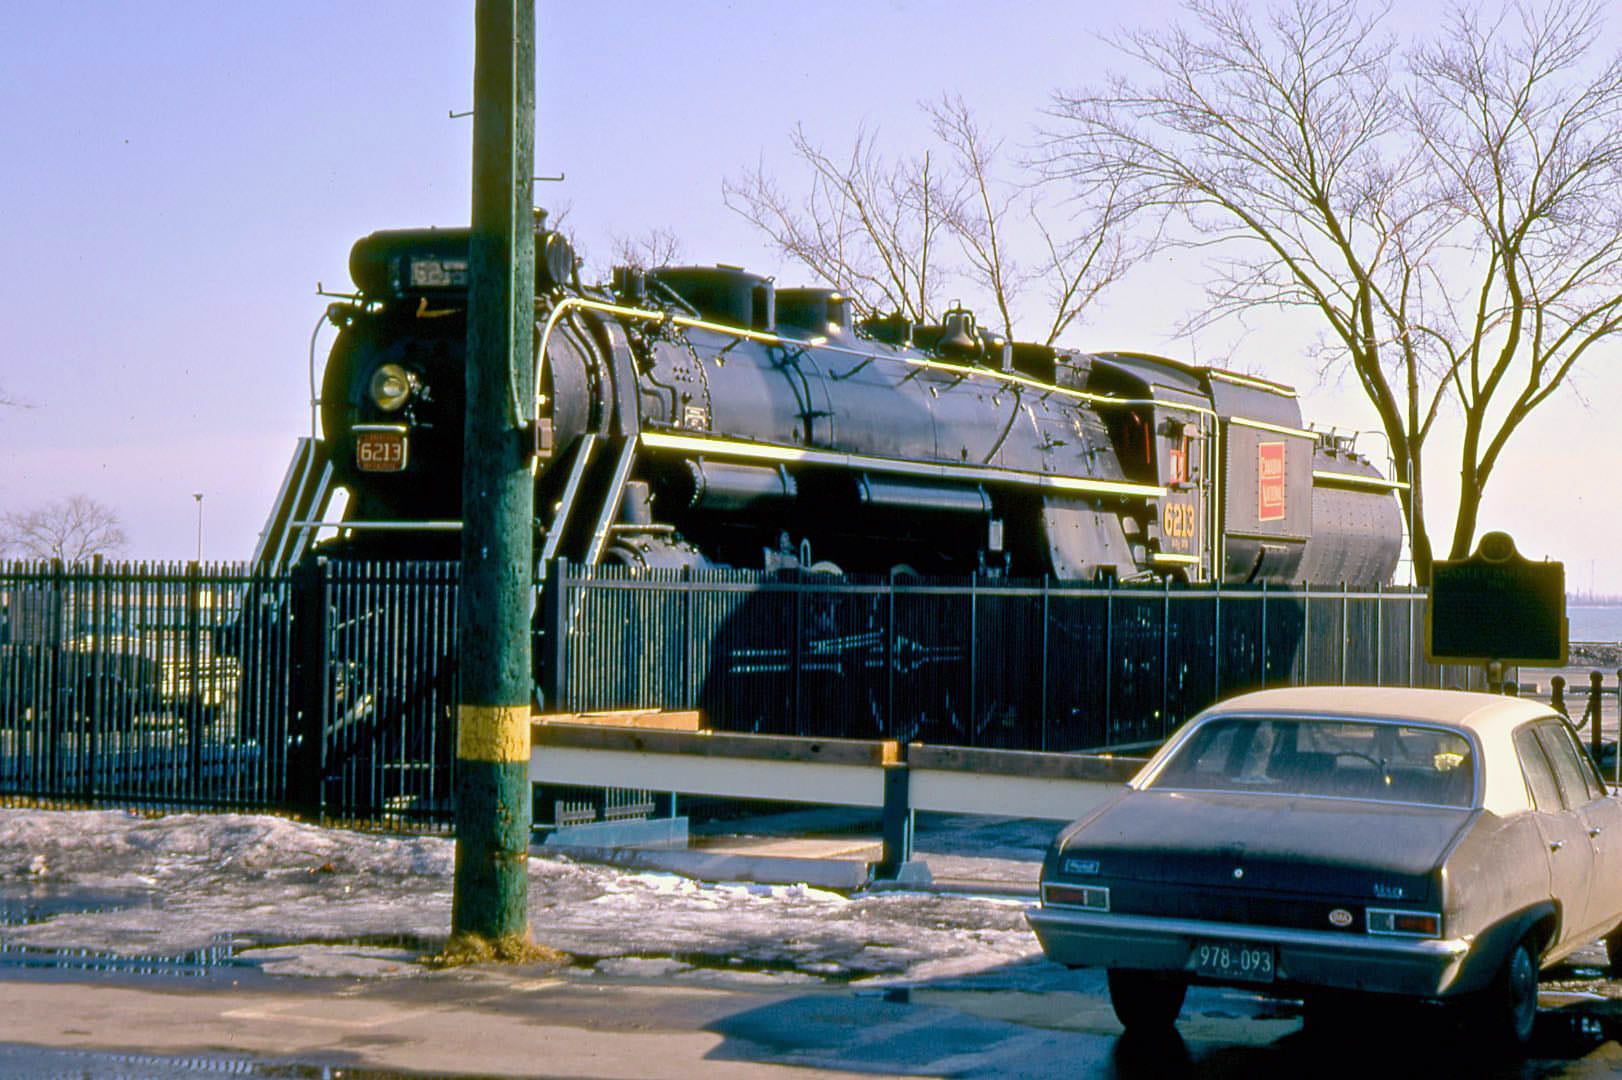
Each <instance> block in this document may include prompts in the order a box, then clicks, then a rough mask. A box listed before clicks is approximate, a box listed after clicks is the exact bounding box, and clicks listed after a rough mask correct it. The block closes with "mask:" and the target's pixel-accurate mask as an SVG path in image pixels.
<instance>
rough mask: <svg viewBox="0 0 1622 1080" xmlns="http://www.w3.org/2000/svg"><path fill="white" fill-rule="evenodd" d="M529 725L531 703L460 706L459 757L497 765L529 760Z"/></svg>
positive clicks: (457, 741) (457, 749) (457, 753)
mask: <svg viewBox="0 0 1622 1080" xmlns="http://www.w3.org/2000/svg"><path fill="white" fill-rule="evenodd" d="M529 725H530V714H529V706H527V705H458V706H457V707H456V756H457V758H458V759H460V760H462V761H484V762H490V763H492V764H496V765H511V764H514V763H516V762H527V761H529Z"/></svg>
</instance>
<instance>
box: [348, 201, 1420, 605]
mask: <svg viewBox="0 0 1622 1080" xmlns="http://www.w3.org/2000/svg"><path fill="white" fill-rule="evenodd" d="M468 240H469V234H468V231H467V230H466V229H423V230H405V231H387V232H376V233H373V234H371V235H370V236H367V237H365V238H363V239H361V240H360V241H359V242H358V243H356V244H355V246H354V249H353V251H352V253H351V255H350V271H351V274H352V276H353V278H354V281H355V284H356V285H357V286H358V288H359V293H358V295H357V296H356V297H355V298H354V299H353V300H351V301H346V302H342V303H337V304H334V305H333V306H332V307H331V308H329V310H328V315H329V317H330V318H331V320H332V321H333V322H334V323H336V324H337V325H338V327H339V328H340V330H339V334H338V337H337V341H336V343H335V344H334V346H333V348H332V350H331V353H330V356H329V358H328V362H327V365H326V369H325V374H324V379H323V383H322V388H321V402H320V405H321V419H322V426H323V430H324V436H325V443H326V448H327V452H328V454H329V455H330V459H331V462H332V465H333V468H334V469H335V471H336V479H337V482H338V483H339V484H340V485H341V486H343V487H344V488H346V489H347V491H348V494H349V499H348V505H347V507H346V510H345V516H344V530H343V533H342V537H341V539H340V540H338V541H337V543H336V545H335V546H333V545H329V550H333V551H339V550H341V551H343V552H345V553H348V554H356V555H368V554H375V555H384V554H387V555H391V556H398V555H401V554H409V555H413V556H421V557H433V556H445V557H454V555H455V550H456V534H455V532H454V528H455V525H456V523H457V521H458V520H459V518H460V498H461V480H460V476H461V468H462V461H461V458H462V453H461V449H462V435H463V402H464V386H463V378H464V370H463V369H464V363H463V361H464V350H465V341H466V334H467V328H466V318H465V313H466V305H467V288H468ZM535 343H536V347H535V363H536V374H537V378H536V389H537V397H536V400H535V402H534V408H533V416H534V423H533V425H532V428H531V431H532V435H533V439H534V453H535V458H534V463H535V470H534V471H535V477H536V480H535V483H536V501H535V508H536V509H535V513H536V519H537V520H536V528H537V541H536V552H537V556H538V558H540V559H550V558H553V557H558V556H563V557H567V558H569V559H573V560H576V561H580V562H585V563H609V564H622V565H625V566H628V567H631V568H633V569H635V570H637V571H640V572H646V571H651V570H658V569H677V568H683V567H686V568H693V569H703V568H709V567H738V568H757V569H760V568H764V569H782V568H794V567H798V568H802V569H810V568H817V569H825V570H838V571H843V572H845V573H895V572H898V571H900V570H902V569H906V570H910V571H912V572H916V573H918V574H920V575H937V574H939V575H966V574H971V573H973V574H983V575H984V574H989V575H1006V576H1010V577H1041V576H1043V575H1051V576H1053V577H1055V578H1058V579H1071V580H1092V579H1103V578H1113V579H1115V580H1117V581H1121V582H1127V581H1133V580H1146V579H1155V580H1159V579H1173V580H1177V581H1184V582H1189V583H1198V582H1260V581H1267V582H1276V583H1301V582H1305V583H1310V584H1338V583H1346V584H1349V585H1354V586H1363V585H1368V586H1372V585H1374V584H1377V583H1383V582H1387V581H1389V580H1390V578H1391V576H1392V574H1393V572H1394V569H1395V567H1396V564H1397V561H1398V558H1399V554H1400V547H1401V536H1402V529H1401V521H1400V517H1399V514H1398V509H1397V505H1396V501H1395V499H1394V497H1393V489H1394V488H1395V487H1396V486H1397V485H1395V484H1393V483H1392V482H1390V481H1388V480H1386V479H1384V478H1383V477H1382V476H1381V475H1380V473H1379V471H1378V470H1377V469H1376V468H1375V467H1374V466H1373V465H1372V464H1371V463H1370V462H1369V461H1368V460H1367V459H1366V458H1365V457H1364V456H1362V455H1360V454H1359V453H1357V452H1356V451H1355V449H1354V447H1353V445H1352V441H1351V440H1350V439H1348V438H1345V437H1343V436H1337V435H1335V434H1332V433H1321V432H1314V431H1311V430H1307V429H1305V428H1303V426H1302V421H1301V415H1300V408H1299V405H1298V402H1297V400H1296V397H1295V395H1294V392H1293V391H1292V390H1291V389H1290V388H1289V387H1286V386H1282V385H1279V384H1277V383H1274V382H1270V381H1267V380H1265V379H1259V378H1255V377H1252V376H1247V375H1238V374H1234V373H1231V372H1227V371H1221V370H1218V369H1215V368H1207V367H1194V366H1189V365H1186V364H1182V363H1178V362H1176V361H1173V360H1167V359H1163V358H1160V357H1154V356H1146V355H1140V354H1135V353H1091V354H1089V353H1081V352H1075V351H1071V350H1067V349H1059V348H1052V347H1049V346H1045V345H1038V344H1029V343H1021V342H1011V341H1007V340H1005V339H1004V338H1003V337H1002V336H1000V335H998V334H996V333H994V332H992V331H989V330H987V329H986V328H984V327H982V326H980V325H978V324H977V323H976V320H975V318H974V316H973V314H972V313H971V312H969V311H967V310H964V309H962V308H954V309H953V310H951V311H948V312H947V313H946V314H945V316H944V318H943V320H942V322H941V323H940V324H937V325H916V324H912V323H909V322H908V321H906V320H905V319H901V318H867V319H860V320H859V319H857V318H856V317H855V312H854V309H853V305H852V304H851V302H850V300H849V299H848V298H846V297H844V296H842V295H840V294H839V293H838V292H836V291H834V290H831V289H826V288H777V287H775V285H774V283H773V282H772V280H771V279H769V278H766V277H763V276H760V275H757V274H752V273H748V272H746V271H744V270H742V269H739V268H735V267H730V266H716V267H689V266H684V267H662V268H658V269H654V270H648V271H641V270H637V269H632V268H623V269H619V270H616V271H615V272H614V274H613V278H612V281H611V282H610V283H608V284H606V285H602V286H595V287H590V286H586V285H583V284H581V282H580V279H579V276H578V271H577V260H576V258H575V256H574V253H573V251H572V250H571V248H570V246H569V244H568V242H567V240H566V239H565V238H564V237H563V236H562V235H561V234H559V233H557V232H555V231H549V230H546V229H545V228H544V227H543V226H539V225H538V228H537V234H536V305H535ZM525 412H528V410H525V411H524V412H521V413H520V415H524V414H525Z"/></svg>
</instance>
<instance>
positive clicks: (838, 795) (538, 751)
mask: <svg viewBox="0 0 1622 1080" xmlns="http://www.w3.org/2000/svg"><path fill="white" fill-rule="evenodd" d="M659 715H660V714H657V713H654V714H641V716H640V717H638V716H633V715H627V716H621V717H616V718H613V719H604V721H603V722H600V723H599V722H593V720H594V718H592V717H589V716H579V715H568V716H559V717H544V716H543V717H537V718H536V720H535V723H534V725H533V727H532V730H531V751H530V766H529V769H530V772H529V775H530V782H531V783H532V784H575V785H581V786H599V785H600V786H605V787H606V786H618V787H625V786H638V787H643V788H646V789H648V790H652V791H663V792H675V793H677V794H685V795H719V796H727V797H732V798H740V799H771V800H782V801H787V802H807V803H820V804H827V805H835V806H857V807H870V808H874V809H879V810H882V812H883V834H884V848H883V855H882V858H881V859H880V861H879V862H878V864H876V865H875V867H874V868H873V873H874V876H875V877H877V878H881V879H894V878H897V877H899V876H903V875H905V874H906V873H907V867H908V864H910V863H912V861H913V850H912V837H913V818H914V815H915V814H916V813H917V811H919V810H933V811H944V812H948V813H964V814H992V815H999V816H1007V817H1032V818H1044V819H1050V820H1054V821H1069V820H1071V819H1074V818H1077V817H1080V816H1082V815H1083V814H1085V813H1086V812H1087V811H1088V810H1090V809H1092V808H1093V807H1095V806H1098V805H1099V804H1101V803H1102V802H1103V801H1104V800H1106V799H1108V798H1109V797H1110V796H1111V795H1113V794H1114V793H1115V791H1116V790H1117V789H1119V788H1120V786H1121V785H1122V784H1123V783H1125V782H1126V781H1127V780H1129V779H1130V778H1131V777H1132V775H1133V774H1134V773H1136V772H1137V770H1138V769H1139V767H1141V766H1142V764H1143V759H1142V758H1128V757H1116V756H1113V755H1087V754H1062V753H1043V752H1040V751H1031V750H985V749H978V748H968V747H957V746H934V745H929V744H926V743H908V744H905V745H903V744H901V743H899V742H897V741H895V740H893V739H886V740H878V741H874V740H865V739H815V738H803V737H799V736H792V735H747V734H738V733H734V732H721V731H705V730H697V729H696V719H695V720H694V721H693V729H689V730H681V729H680V728H684V727H687V726H688V725H687V722H686V721H683V722H682V723H681V724H679V725H676V726H674V727H673V726H671V725H670V724H669V723H668V721H660V720H659V719H658V717H659Z"/></svg>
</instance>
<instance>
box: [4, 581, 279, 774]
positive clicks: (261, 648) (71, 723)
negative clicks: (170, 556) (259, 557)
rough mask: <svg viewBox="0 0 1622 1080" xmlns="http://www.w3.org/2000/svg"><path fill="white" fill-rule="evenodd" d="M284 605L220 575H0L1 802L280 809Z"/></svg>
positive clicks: (266, 589) (257, 586) (263, 584)
mask: <svg viewBox="0 0 1622 1080" xmlns="http://www.w3.org/2000/svg"><path fill="white" fill-rule="evenodd" d="M287 590H288V582H286V581H285V580H281V581H269V580H264V579H255V578H250V577H248V576H245V575H244V574H243V573H242V572H241V570H240V569H236V568H231V567H222V566H199V565H196V564H192V565H189V566H179V565H168V566H164V565H154V564H138V565H121V566H101V565H94V566H72V567H66V568H64V567H62V566H60V565H55V566H52V565H49V564H45V565H40V564H13V565H9V566H4V567H0V792H3V793H14V794H24V795H43V796H54V797H61V798H71V799H78V800H83V801H87V802H95V801H108V800H122V801H129V802H134V803H141V804H162V805H194V804H195V805H208V806H263V805H273V804H277V803H280V802H281V801H282V800H283V799H284V797H285V792H286V783H287V776H286V758H285V753H284V750H285V746H286V731H287V729H286V722H285V718H284V714H285V709H284V708H283V706H284V705H285V702H286V701H287V682H286V680H287V679H288V677H289V671H290V668H289V665H288V659H289V648H290V643H291V638H290V636H289V632H290V626H289V624H288V623H287V622H286V620H285V619H282V618H279V617H278V615H277V612H278V611H280V610H283V609H285V607H286V603H287ZM250 598H252V600H253V602H252V603H249V602H247V601H249V599H250Z"/></svg>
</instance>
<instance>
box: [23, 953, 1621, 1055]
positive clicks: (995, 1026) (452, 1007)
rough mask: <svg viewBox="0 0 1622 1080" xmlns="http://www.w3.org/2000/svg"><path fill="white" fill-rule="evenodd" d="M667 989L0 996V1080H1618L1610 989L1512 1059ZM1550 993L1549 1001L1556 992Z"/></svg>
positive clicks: (1028, 993)
mask: <svg viewBox="0 0 1622 1080" xmlns="http://www.w3.org/2000/svg"><path fill="white" fill-rule="evenodd" d="M704 974H705V976H706V977H703V978H699V979H695V978H694V977H693V973H692V972H690V971H689V972H686V973H684V974H683V976H682V977H681V978H674V977H671V973H670V972H669V971H668V970H666V969H663V968H662V967H661V965H660V964H659V963H657V962H655V963H649V964H645V965H640V966H639V965H637V964H636V963H634V962H630V961H627V962H624V963H622V964H620V965H619V966H617V967H615V966H611V967H609V968H608V969H607V970H604V969H603V967H602V965H600V964H599V965H597V966H596V967H595V968H592V969H576V968H569V967H565V968H551V967H544V966H528V967H480V968H467V969H461V970H454V971H446V972H425V973H421V974H415V975H412V976H410V977H402V978H391V979H377V978H368V979H361V978H352V977H347V978H331V977H321V978H299V977H285V976H281V977H278V976H271V975H265V974H263V973H259V972H246V971H244V972H236V971H233V970H231V969H229V968H226V969H221V970H220V971H218V972H215V973H213V974H210V975H208V976H205V977H203V978H198V979H190V980H185V981H180V980H174V979H163V978H127V977H114V978H109V977H106V976H99V977H91V978H85V977H82V976H70V975H64V974H63V973H59V972H58V973H51V972H47V973H44V974H35V975H29V974H27V973H17V972H13V973H11V975H12V977H8V978H5V979H0V1003H3V1004H0V1076H28V1077H41V1076H72V1077H76V1078H78V1077H84V1078H101V1077H120V1078H130V1080H135V1078H146V1077H170V1076H176V1077H184V1076H212V1075H220V1074H227V1075H240V1076H283V1077H304V1076H308V1077H337V1076H344V1077H388V1076H401V1075H407V1076H424V1075H426V1076H457V1077H462V1076H555V1077H692V1076H703V1077H706V1078H709V1077H716V1078H728V1077H771V1076H785V1077H787V1076H795V1077H805V1078H809V1077H823V1076H858V1075H860V1076H873V1075H884V1076H891V1075H896V1076H951V1077H1050V1076H1066V1077H1097V1078H1107V1077H1154V1078H1160V1077H1178V1076H1186V1077H1235V1078H1237V1077H1261V1078H1267V1077H1279V1078H1283V1077H1291V1078H1294V1077H1302V1076H1347V1077H1353V1076H1355V1077H1368V1076H1380V1077H1382V1078H1392V1077H1402V1076H1425V1077H1427V1078H1435V1077H1451V1076H1473V1077H1476V1076H1479V1077H1598V1076H1614V1075H1618V1074H1622V1046H1619V1045H1618V1043H1617V1042H1616V1041H1614V1037H1616V1036H1622V1010H1613V1009H1612V1008H1611V1004H1612V1003H1611V1002H1609V1001H1607V1000H1605V999H1604V997H1603V994H1604V993H1605V992H1606V991H1608V990H1613V989H1616V988H1615V987H1614V985H1613V984H1610V983H1607V982H1604V981H1603V980H1600V979H1598V977H1597V975H1596V974H1595V973H1592V972H1584V971H1581V970H1577V971H1571V970H1568V971H1565V972H1563V973H1560V974H1563V975H1564V976H1565V977H1566V980H1565V981H1562V982H1559V983H1546V988H1545V994H1544V999H1543V1006H1544V1012H1543V1013H1542V1014H1541V1015H1540V1018H1539V1030H1538V1036H1537V1041H1536V1044H1535V1046H1534V1051H1533V1057H1532V1058H1531V1059H1530V1060H1528V1061H1526V1062H1522V1063H1513V1062H1501V1061H1500V1062H1495V1061H1491V1060H1482V1059H1481V1058H1479V1057H1477V1056H1475V1054H1474V1051H1473V1047H1474V1046H1476V1045H1477V1044H1478V1040H1477V1039H1475V1038H1474V1037H1473V1036H1472V1035H1471V1034H1470V1033H1469V1032H1467V1031H1463V1030H1459V1029H1457V1028H1455V1027H1452V1026H1450V1025H1448V1024H1446V1023H1444V1022H1443V1020H1442V1018H1441V1017H1437V1016H1432V1015H1429V1014H1424V1015H1420V1016H1418V1017H1406V1018H1402V1019H1400V1020H1398V1019H1391V1018H1387V1019H1381V1018H1370V1019H1368V1020H1365V1019H1364V1018H1356V1019H1355V1020H1350V1021H1349V1023H1348V1025H1347V1026H1346V1028H1345V1029H1344V1030H1338V1031H1333V1032H1329V1033H1325V1034H1318V1033H1316V1032H1311V1033H1309V1032H1307V1031H1304V1030H1303V1028H1302V1024H1301V1020H1300V1017H1299V1014H1298V1012H1297V1011H1296V1010H1295V1009H1293V1008H1292V1007H1291V1006H1289V1005H1288V1004H1274V1003H1269V1002H1266V1001H1264V1000H1263V999H1260V998H1257V997H1255V996H1253V995H1249V994H1245V993H1242V992H1237V991H1229V990H1220V989H1203V988H1196V989H1195V990H1194V991H1193V992H1191V993H1190V995H1189V1000H1188V1003H1187V1005H1185V1007H1184V1012H1183V1016H1182V1019H1181V1020H1180V1022H1179V1024H1178V1032H1177V1034H1176V1035H1172V1034H1170V1033H1168V1034H1167V1035H1165V1036H1162V1037H1159V1038H1156V1039H1153V1040H1147V1041H1142V1042H1133V1041H1130V1040H1126V1039H1123V1038H1122V1037H1121V1035H1120V1028H1119V1026H1118V1025H1117V1024H1116V1023H1115V1019H1114V1016H1113V1014H1112V1013H1111V1012H1110V1009H1109V1004H1108V999H1107V996H1106V995H1105V993H1104V987H1103V979H1102V976H1101V975H1100V974H1099V973H1096V972H1066V971H1064V970H1062V969H1059V968H1057V967H1054V966H1053V965H1050V964H1047V963H1045V962H1033V963H1026V964H1018V965H1012V966H1010V967H1009V968H1007V969H1004V970H997V971H990V972H985V973H981V974H977V975H974V976H970V977H963V978H956V979H950V980H941V981H936V982H932V983H925V984H921V985H914V986H906V987H890V988H875V989H862V988H857V987H853V986H841V985H835V984H820V985H805V984H803V983H795V984H793V985H783V984H782V983H781V980H780V979H778V978H777V977H776V976H775V975H774V973H771V972H750V971H725V970H718V971H714V972H709V973H704ZM1560 987H1566V988H1567V989H1560Z"/></svg>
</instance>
